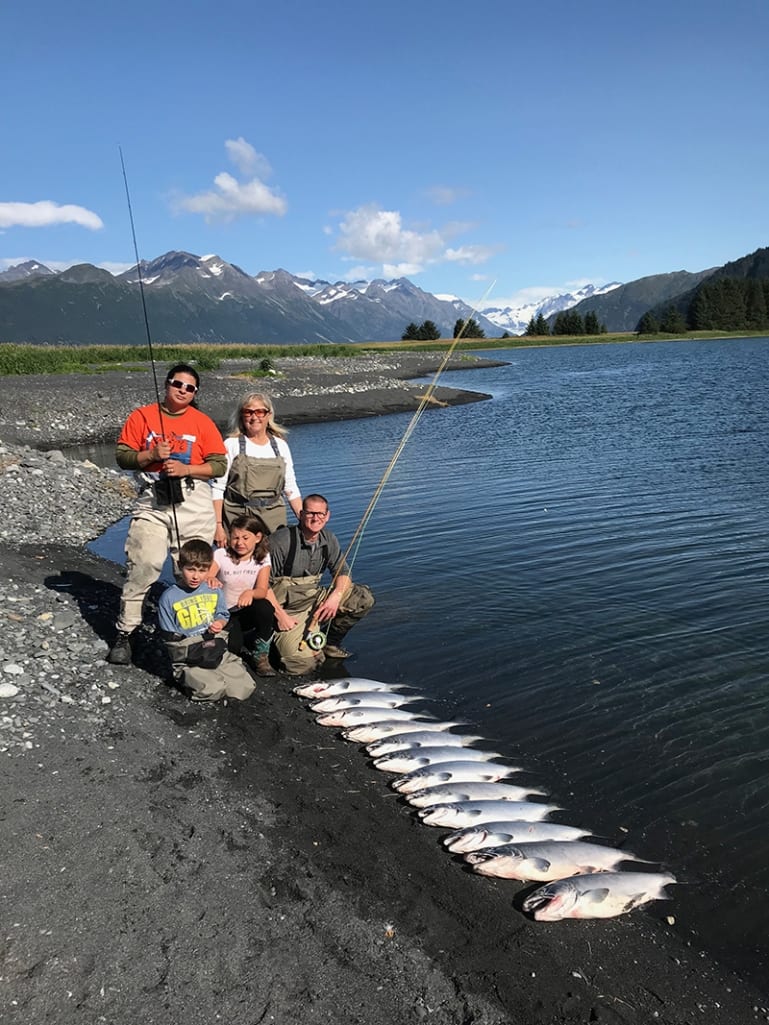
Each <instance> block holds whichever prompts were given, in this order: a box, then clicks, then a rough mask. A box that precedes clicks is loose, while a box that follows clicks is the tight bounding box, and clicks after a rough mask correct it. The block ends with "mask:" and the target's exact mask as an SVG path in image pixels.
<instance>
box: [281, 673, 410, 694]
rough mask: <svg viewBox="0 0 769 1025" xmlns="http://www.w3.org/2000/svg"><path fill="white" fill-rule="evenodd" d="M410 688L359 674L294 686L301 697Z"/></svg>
mask: <svg viewBox="0 0 769 1025" xmlns="http://www.w3.org/2000/svg"><path fill="white" fill-rule="evenodd" d="M399 690H408V688H407V687H405V686H404V685H403V684H400V683H382V682H380V681H379V680H364V679H362V678H361V677H358V676H350V677H348V678H347V679H345V680H313V682H312V683H303V684H301V686H299V687H294V694H298V695H299V697H300V698H332V697H335V696H337V695H339V694H350V693H355V692H358V693H361V692H366V693H382V692H383V691H399Z"/></svg>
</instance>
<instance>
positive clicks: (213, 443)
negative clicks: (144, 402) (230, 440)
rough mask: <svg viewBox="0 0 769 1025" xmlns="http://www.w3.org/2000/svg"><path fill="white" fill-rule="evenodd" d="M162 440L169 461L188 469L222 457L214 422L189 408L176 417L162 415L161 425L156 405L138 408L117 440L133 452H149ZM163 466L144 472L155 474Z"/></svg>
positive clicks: (157, 464)
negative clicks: (168, 447)
mask: <svg viewBox="0 0 769 1025" xmlns="http://www.w3.org/2000/svg"><path fill="white" fill-rule="evenodd" d="M163 437H165V439H166V441H170V442H171V458H172V459H178V460H179V462H181V463H186V464H187V465H188V466H200V464H201V463H204V462H205V461H206V459H207V458H208V456H213V455H224V454H225V453H224V441H223V440H222V436H221V434H220V433H219V428H218V427H217V426H216V424H215V423H214V421H213V420H212V419H211V418H210V417H208V416H206V414H205V413H201V412H200V410H199V409H195V407H194V406H188V407H187V408H186V409H185V410H184V412H183V413H178V414H176V415H175V416H174V415H173V414H171V413H166V412H165V411H164V412H163V419H162V423H161V419H160V411H159V410H158V406H157V403H153V404H152V405H149V406H139V408H138V409H135V410H134V411H133V412H132V413H130V414H129V416H128V419H127V420H126V422H125V423H124V424H123V430H122V431H121V432H120V437H119V438H118V440H117V443H118V445H127V446H128V447H129V448H132V449H134V450H135V451H136V452H141V451H144V450H146V449H150V448H152V446H153V445H154V444H155V442H156V441H158V440H160V439H162V438H163ZM162 469H163V464H162V463H150V465H149V466H145V467H144V471H145V472H149V473H158V472H159V471H160V470H162Z"/></svg>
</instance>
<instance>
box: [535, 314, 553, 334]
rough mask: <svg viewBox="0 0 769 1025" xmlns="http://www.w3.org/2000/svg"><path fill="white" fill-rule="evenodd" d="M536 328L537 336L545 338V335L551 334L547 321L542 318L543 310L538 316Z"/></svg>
mask: <svg viewBox="0 0 769 1025" xmlns="http://www.w3.org/2000/svg"><path fill="white" fill-rule="evenodd" d="M535 328H536V329H535V331H534V334H535V335H543V336H544V335H549V334H550V328H549V326H548V323H547V321H546V320H545V318H544V317H543V316H542V311H541V310H540V311H539V313H538V314H537V319H536V321H535Z"/></svg>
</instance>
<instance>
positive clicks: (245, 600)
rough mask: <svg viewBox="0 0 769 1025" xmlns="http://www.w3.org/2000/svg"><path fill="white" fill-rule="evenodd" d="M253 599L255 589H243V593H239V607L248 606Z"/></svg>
mask: <svg viewBox="0 0 769 1025" xmlns="http://www.w3.org/2000/svg"><path fill="white" fill-rule="evenodd" d="M253 600H254V592H253V591H243V592H242V593H241V594H239V595H238V608H239V609H245V608H247V607H248V606H249V605H250V604H251V602H252V601H253Z"/></svg>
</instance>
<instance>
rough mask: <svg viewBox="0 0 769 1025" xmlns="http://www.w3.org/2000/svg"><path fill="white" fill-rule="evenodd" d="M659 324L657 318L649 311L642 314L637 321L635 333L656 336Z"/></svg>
mask: <svg viewBox="0 0 769 1025" xmlns="http://www.w3.org/2000/svg"><path fill="white" fill-rule="evenodd" d="M659 330H660V324H659V321H658V320H657V318H656V317H655V316H654V314H653V313H651V312H650V311H649V310H647V311H646V313H644V315H643V316H642V317H641V319H640V320H639V321H638V327H637V328H636V331H637V332H638V334H639V335H656V334H659Z"/></svg>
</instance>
